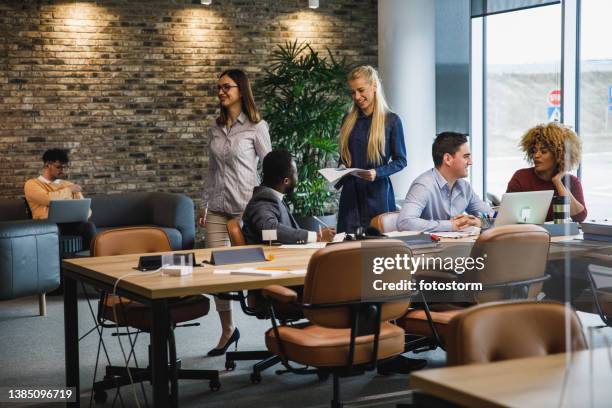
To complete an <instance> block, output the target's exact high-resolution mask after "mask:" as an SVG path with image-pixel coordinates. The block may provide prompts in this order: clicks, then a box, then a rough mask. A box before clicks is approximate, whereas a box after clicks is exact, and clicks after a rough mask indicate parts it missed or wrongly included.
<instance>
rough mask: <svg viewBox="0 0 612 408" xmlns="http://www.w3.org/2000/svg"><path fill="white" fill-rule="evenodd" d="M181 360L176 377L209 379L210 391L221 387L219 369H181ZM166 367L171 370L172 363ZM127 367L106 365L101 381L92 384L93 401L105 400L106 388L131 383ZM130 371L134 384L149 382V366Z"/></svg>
mask: <svg viewBox="0 0 612 408" xmlns="http://www.w3.org/2000/svg"><path fill="white" fill-rule="evenodd" d="M180 367H181V361H180V360H178V361H177V362H176V377H177V379H178V380H209V381H210V382H209V384H208V385H209V387H210V389H211V390H212V391H217V390H219V389H220V388H221V383H220V382H219V371H217V370H187V369H182V368H180ZM168 368H169V369H170V370H172V365H171V364H169V365H168ZM127 370H128V369H127V368H126V367H125V366H106V375H105V376H104V379H103V380H102V381H97V382H95V383H94V385H93V393H94V401H96V402H99V403H102V402H104V401H106V398H107V397H108V394H107V393H106V390H111V389H113V388H118V387H123V386H124V385H129V384H130V383H131V381H130V377H129V375H128V371H127ZM129 370H130V373H131V375H132V380H133V382H134V384H137V383H141V382H144V381H149V382H151V374H152V373H151V368H150V367H147V368H136V367H130V368H129Z"/></svg>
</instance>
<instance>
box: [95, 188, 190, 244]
mask: <svg viewBox="0 0 612 408" xmlns="http://www.w3.org/2000/svg"><path fill="white" fill-rule="evenodd" d="M90 197H91V211H92V216H91V219H90V221H91V222H93V223H94V224H95V225H96V230H97V232H102V231H105V230H108V229H113V228H117V227H129V226H136V225H151V226H157V227H161V228H163V229H164V231H166V234H168V238H170V244H171V245H172V249H174V250H178V249H192V248H193V247H194V244H195V210H194V205H193V200H191V198H189V197H187V196H185V195H183V194H171V193H160V192H155V193H119V194H104V195H93V196H90Z"/></svg>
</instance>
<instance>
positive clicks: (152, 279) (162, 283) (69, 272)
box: [62, 247, 316, 407]
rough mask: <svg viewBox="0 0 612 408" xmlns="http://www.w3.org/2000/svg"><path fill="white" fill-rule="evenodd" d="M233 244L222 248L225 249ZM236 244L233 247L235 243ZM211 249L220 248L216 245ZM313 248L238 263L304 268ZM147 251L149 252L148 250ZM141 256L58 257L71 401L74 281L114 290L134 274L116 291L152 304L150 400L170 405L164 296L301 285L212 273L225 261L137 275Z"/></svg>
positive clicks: (75, 383) (75, 368)
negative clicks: (173, 273) (180, 272)
mask: <svg viewBox="0 0 612 408" xmlns="http://www.w3.org/2000/svg"><path fill="white" fill-rule="evenodd" d="M228 249H231V248H226V249H225V250H228ZM234 249H235V248H234ZM215 250H224V249H220V248H216V249H215ZM315 251H316V249H280V248H278V247H272V248H271V249H268V248H267V247H264V252H265V253H266V255H268V254H271V255H273V256H274V259H273V260H272V261H268V262H265V263H253V264H240V267H248V266H254V267H262V266H265V267H267V268H270V267H274V268H287V269H291V270H295V269H305V268H306V267H307V265H308V261H309V260H310V257H311V255H312V254H313V253H314V252H315ZM180 252H187V253H189V252H194V253H195V257H196V261H197V262H200V261H202V260H208V259H210V253H211V252H212V250H210V249H199V250H193V251H176V253H180ZM147 255H151V254H147ZM139 257H140V255H119V256H109V257H96V258H76V259H68V260H64V261H62V274H63V276H64V332H65V351H66V386H67V387H76V397H77V400H76V402H75V403H71V404H69V405H71V406H80V387H79V342H78V329H79V328H78V321H79V320H78V303H77V282H84V283H87V284H90V285H92V286H94V287H97V288H100V289H105V290H107V291H112V290H113V285H114V283H115V282H116V280H117V279H118V278H119V277H122V276H125V275H127V274H129V273H132V274H134V273H136V274H135V275H132V276H129V277H126V278H124V279H122V280H121V281H120V283H119V284H118V287H117V294H118V295H121V296H124V297H127V298H129V299H132V300H135V301H138V302H141V303H144V304H148V305H150V306H151V315H152V319H151V321H152V327H151V333H150V335H151V349H152V361H151V362H150V364H151V368H152V383H153V384H152V385H153V405H154V406H155V407H168V406H170V404H169V386H168V378H169V377H168V374H169V372H168V371H169V370H168V363H167V362H168V350H167V347H166V340H167V338H168V335H169V330H170V319H169V313H168V299H169V298H175V297H180V296H188V295H195V294H201V293H221V292H231V291H238V290H247V289H260V288H263V287H265V286H267V285H271V284H278V285H287V286H293V285H301V284H303V283H304V275H298V274H289V273H287V274H283V275H279V276H274V277H271V276H266V277H259V276H245V275H226V274H223V275H220V274H214V273H213V270H214V269H228V266H227V265H226V266H216V267H215V266H212V265H205V266H203V267H195V268H194V270H193V274H192V275H189V276H183V277H170V276H164V277H162V276H160V275H159V274H155V275H153V274H151V275H150V276H147V275H146V274H144V273H143V274H142V275H138V274H137V271H135V270H134V269H133V268H134V267H135V266H136V265H138V258H139Z"/></svg>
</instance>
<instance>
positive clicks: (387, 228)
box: [370, 211, 399, 233]
mask: <svg viewBox="0 0 612 408" xmlns="http://www.w3.org/2000/svg"><path fill="white" fill-rule="evenodd" d="M397 217H399V211H394V212H386V213H382V214H378V215H377V216H376V217H374V218H372V221H370V225H371V226H372V227H374V228H376V229H377V230H379V231H380V232H382V233H385V232H393V231H397Z"/></svg>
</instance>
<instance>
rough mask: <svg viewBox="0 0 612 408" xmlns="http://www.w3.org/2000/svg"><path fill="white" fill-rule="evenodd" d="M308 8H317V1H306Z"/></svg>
mask: <svg viewBox="0 0 612 408" xmlns="http://www.w3.org/2000/svg"><path fill="white" fill-rule="evenodd" d="M308 7H310V8H311V9H317V8H319V0H308Z"/></svg>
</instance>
